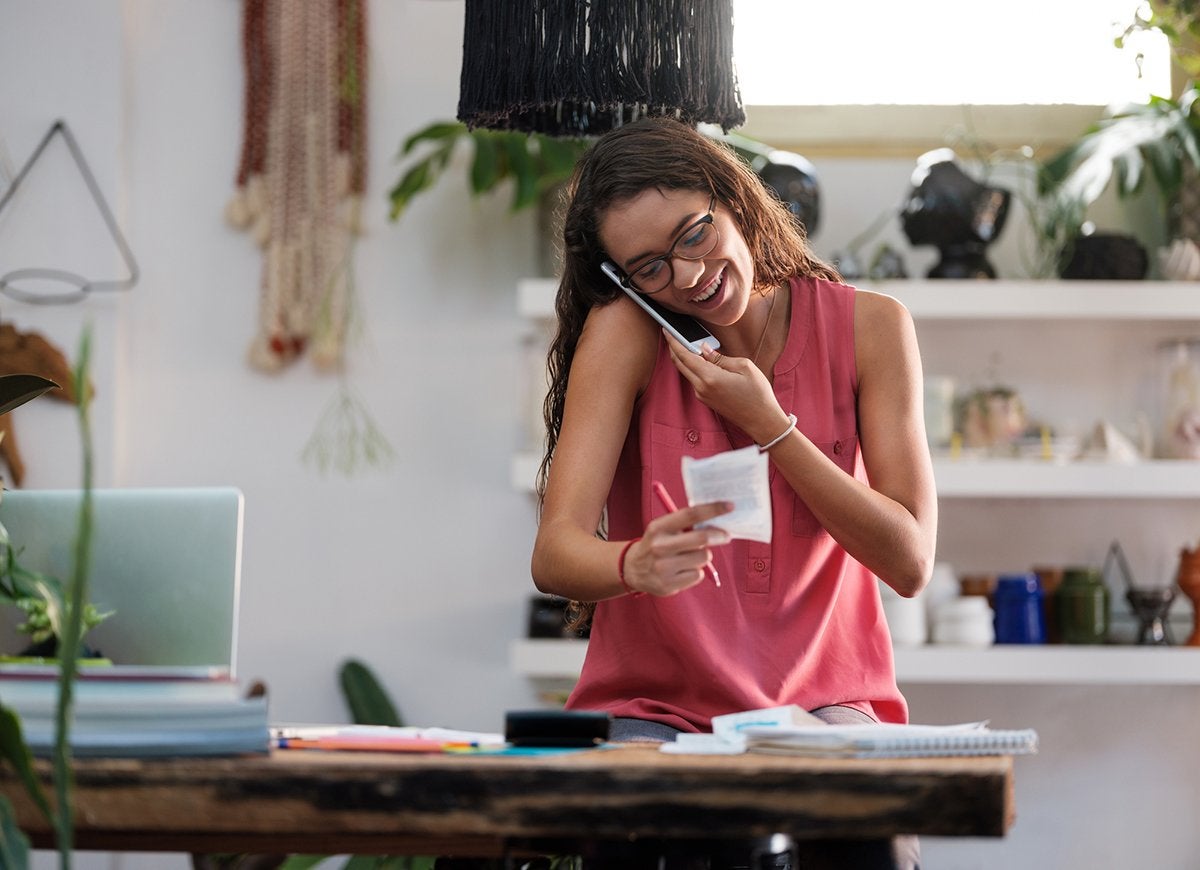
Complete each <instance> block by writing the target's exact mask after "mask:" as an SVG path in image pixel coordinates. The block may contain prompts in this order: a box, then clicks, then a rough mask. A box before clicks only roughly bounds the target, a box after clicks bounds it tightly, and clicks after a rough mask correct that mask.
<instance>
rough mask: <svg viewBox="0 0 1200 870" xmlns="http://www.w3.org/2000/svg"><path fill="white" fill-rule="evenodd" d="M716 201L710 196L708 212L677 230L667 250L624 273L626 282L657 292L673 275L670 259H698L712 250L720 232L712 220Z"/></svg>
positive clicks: (639, 289) (642, 290) (647, 293)
mask: <svg viewBox="0 0 1200 870" xmlns="http://www.w3.org/2000/svg"><path fill="white" fill-rule="evenodd" d="M716 202H717V198H716V197H715V196H713V197H712V198H711V199H709V201H708V214H706V215H705V216H704V217H702V218H700V220H698V221H696V222H695V223H693V224H690V225H689V226H688V228H687V229H685V230H684V231H683V232H682V233H680V234H679V236H678V237H677V238H676V239H675V241H674V242H673V243H672V244H671V249H670V250H669V251H667V252H666V253H665V254H662V255H661V256H658V257H654V258H652V259H650V260H647V261H646V262H644V263H642V265H640V266H638V267H637V268H636V269H633V270H631V271H630V272H629V273H628V274H627V275H626V276H625V279H624V283H625V285H626V286H628V287H631V288H632V289H634V290H636V291H637V292H638V293H641V294H643V295H645V296H650V295H652V294H654V293H659V292H661V291H662V290H665V289H666V288H667V285H669V284H670V283H671V282H672V281H673V280H674V278H675V270H674V269H672V268H671V260H673V259H674V258H675V257H679V258H680V259H681V260H700V259H703V258H704V257H707V256H708V255H709V254H710V253H712V249H713V248H715V247H716V246H717V242H719V241H720V240H721V233H720V231H719V230H718V229H717V227H716V225H715V224H714V223H713V206H714V205H715V204H716Z"/></svg>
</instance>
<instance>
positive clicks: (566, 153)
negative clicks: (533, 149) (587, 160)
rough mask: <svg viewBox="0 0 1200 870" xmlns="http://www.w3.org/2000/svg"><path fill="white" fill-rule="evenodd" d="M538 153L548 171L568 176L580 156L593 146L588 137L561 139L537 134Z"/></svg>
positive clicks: (563, 176) (558, 175)
mask: <svg viewBox="0 0 1200 870" xmlns="http://www.w3.org/2000/svg"><path fill="white" fill-rule="evenodd" d="M537 143H538V155H539V156H540V157H541V161H542V166H543V167H544V168H545V170H546V172H547V173H550V174H553V175H555V176H557V177H558V178H560V179H561V178H566V177H567V176H569V175H570V174H571V173H572V172H573V171H574V169H575V164H576V163H577V162H579V158H580V157H582V156H583V154H584V152H585V151H587V149H588V148H589V147H590V146H591V143H590V142H589V141H588V140H586V139H560V138H557V137H555V136H541V135H539V136H537Z"/></svg>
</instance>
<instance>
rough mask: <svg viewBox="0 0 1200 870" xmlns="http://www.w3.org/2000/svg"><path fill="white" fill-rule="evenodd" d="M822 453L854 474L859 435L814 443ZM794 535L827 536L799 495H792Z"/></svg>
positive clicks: (847, 471)
mask: <svg viewBox="0 0 1200 870" xmlns="http://www.w3.org/2000/svg"><path fill="white" fill-rule="evenodd" d="M812 443H813V444H815V445H816V446H817V447H819V448H820V449H821V452H822V453H824V454H825V455H826V456H828V457H829V458H830V459H832V460H833V463H834V464H835V465H836V466H837V467H838V468H840V469H841V470H842V471H844V472H846V473H847V474H850V475H853V474H854V461H855V459H856V457H857V456H858V435H857V434H850V435H847V436H846V437H844V438H838V439H835V440H833V441H813V442H812ZM792 534H793V535H796V536H797V537H801V538H815V537H818V536H820V535H827V534H829V533H828V532H826V531H825V527H824V526H822V525H821V523H820V522H819V521H818V520H817V518H816V517H815V516H814V515H813V512H812V511H811V510H809V508H808V505H807V504H806V503H805V501H804V499H802V498H801V497H800V496H799V495H796V494H794V493H793V495H792Z"/></svg>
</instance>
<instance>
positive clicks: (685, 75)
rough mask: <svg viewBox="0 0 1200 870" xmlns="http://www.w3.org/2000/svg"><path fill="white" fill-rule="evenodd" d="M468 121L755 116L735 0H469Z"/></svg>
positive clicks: (463, 107)
mask: <svg viewBox="0 0 1200 870" xmlns="http://www.w3.org/2000/svg"><path fill="white" fill-rule="evenodd" d="M465 14H466V18H465V24H464V29H463V33H464V36H463V64H462V77H461V81H460V86H459V103H458V119H459V120H460V121H462V122H464V123H465V124H467V126H468V127H487V128H492V129H500V130H520V131H525V132H531V133H543V134H546V135H550V136H574V137H579V136H595V135H599V134H601V133H603V132H605V131H606V130H609V129H612V128H613V127H619V126H621V125H622V124H624V123H627V122H629V121H633V120H636V119H637V118H639V117H642V116H645V115H655V116H657V115H669V116H673V117H676V118H679V119H680V120H682V121H685V122H687V123H691V124H697V123H710V124H719V125H720V126H721V127H722V129H724V130H729V129H730V128H732V127H737V126H739V125H741V124H742V123H743V122H744V121H745V119H746V116H745V112H744V111H743V110H742V101H741V95H740V93H739V91H738V85H737V76H736V73H735V71H734V65H733V8H732V0H466V10H465Z"/></svg>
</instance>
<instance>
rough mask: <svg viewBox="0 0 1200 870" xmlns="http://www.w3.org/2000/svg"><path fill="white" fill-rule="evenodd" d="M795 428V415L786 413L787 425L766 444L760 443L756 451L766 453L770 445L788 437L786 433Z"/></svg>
mask: <svg viewBox="0 0 1200 870" xmlns="http://www.w3.org/2000/svg"><path fill="white" fill-rule="evenodd" d="M795 428H796V415H795V414H788V427H787V428H786V429H784V430H783V431H782V432H780V433H779V434H778V435H776V436H775V437H774V438H772V439H771V440H770V441H768V442H767V443H766V444H760V445H759V447H758V452H759V453H766V452H767V451H768V450H770V449H771V448H772V447H774V446H775V445H776V444H778V443H779V442H780V441H782V440H783V439H784V438H786V437H788V435H790V434H791V433H792V430H793V429H795Z"/></svg>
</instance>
